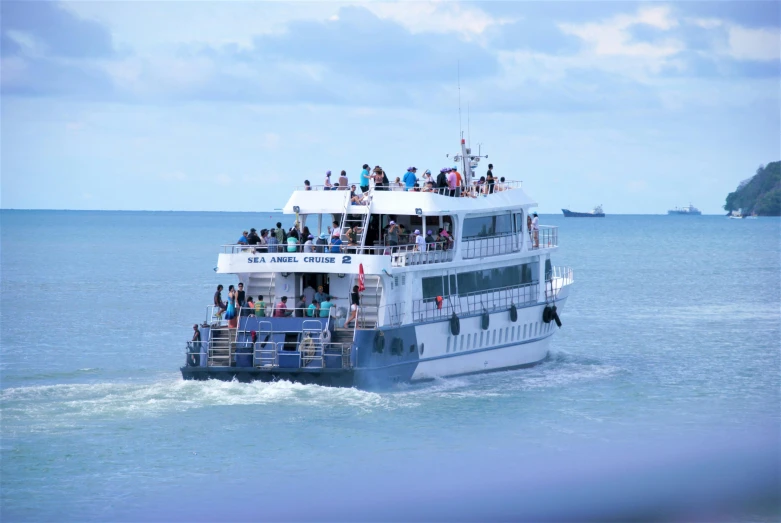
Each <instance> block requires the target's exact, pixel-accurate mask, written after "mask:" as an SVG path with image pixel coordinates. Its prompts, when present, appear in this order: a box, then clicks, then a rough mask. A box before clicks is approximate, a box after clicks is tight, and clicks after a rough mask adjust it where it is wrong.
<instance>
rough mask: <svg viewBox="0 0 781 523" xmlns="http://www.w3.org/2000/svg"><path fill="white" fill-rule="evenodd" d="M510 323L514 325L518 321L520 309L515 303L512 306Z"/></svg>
mask: <svg viewBox="0 0 781 523" xmlns="http://www.w3.org/2000/svg"><path fill="white" fill-rule="evenodd" d="M510 321H511V322H513V323H515V322H516V321H518V307H516V306H515V304H514V303H513V304H512V305H510Z"/></svg>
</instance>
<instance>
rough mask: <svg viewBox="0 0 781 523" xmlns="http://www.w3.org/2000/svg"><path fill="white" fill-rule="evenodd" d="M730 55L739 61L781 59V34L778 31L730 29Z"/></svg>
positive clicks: (733, 27)
mask: <svg viewBox="0 0 781 523" xmlns="http://www.w3.org/2000/svg"><path fill="white" fill-rule="evenodd" d="M728 35H729V50H728V54H729V55H730V56H732V57H733V58H736V59H738V60H779V59H781V33H780V32H779V31H778V29H749V28H746V27H741V26H731V27H730V28H729V29H728Z"/></svg>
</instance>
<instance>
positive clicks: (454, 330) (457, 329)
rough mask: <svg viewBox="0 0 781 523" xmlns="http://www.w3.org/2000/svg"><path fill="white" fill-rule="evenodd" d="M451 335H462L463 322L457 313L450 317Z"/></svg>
mask: <svg viewBox="0 0 781 523" xmlns="http://www.w3.org/2000/svg"><path fill="white" fill-rule="evenodd" d="M450 334H452V335H453V336H458V335H459V334H461V320H459V319H458V316H457V315H456V313H455V312H454V313H453V315H452V316H450Z"/></svg>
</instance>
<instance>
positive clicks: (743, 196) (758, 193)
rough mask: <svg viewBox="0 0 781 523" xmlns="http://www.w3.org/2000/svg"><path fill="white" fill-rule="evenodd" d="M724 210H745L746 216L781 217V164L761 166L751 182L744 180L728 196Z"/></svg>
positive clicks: (773, 163)
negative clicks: (754, 214)
mask: <svg viewBox="0 0 781 523" xmlns="http://www.w3.org/2000/svg"><path fill="white" fill-rule="evenodd" d="M724 209H725V210H727V211H729V212H731V211H735V210H738V209H743V213H744V214H751V213H756V214H758V215H760V216H781V162H772V163H769V164H767V165H766V166H764V167H763V166H760V167H759V169H757V173H756V174H755V175H754V176H753V177H751V178H750V179H749V180H744V181H743V182H741V183H740V185H739V186H738V189H737V190H736V191H735V192H731V193H729V194H728V195H727V201H726V203H725V204H724Z"/></svg>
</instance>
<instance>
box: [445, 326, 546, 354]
mask: <svg viewBox="0 0 781 523" xmlns="http://www.w3.org/2000/svg"><path fill="white" fill-rule="evenodd" d="M552 327H553V323H541V322H536V323H527V324H524V325H514V326H512V327H505V328H503V329H493V330H489V331H480V333H479V334H478V333H477V332H475V333H474V334H462V335H460V336H448V337H447V348H446V349H445V352H451V350H452V351H453V352H458V351H462V350H471V349H480V348H483V347H490V346H492V345H502V344H503V343H510V342H513V341H522V340H528V339H531V338H534V337H536V336H540V335H542V334H544V333H546V332H550V330H551V328H552Z"/></svg>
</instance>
